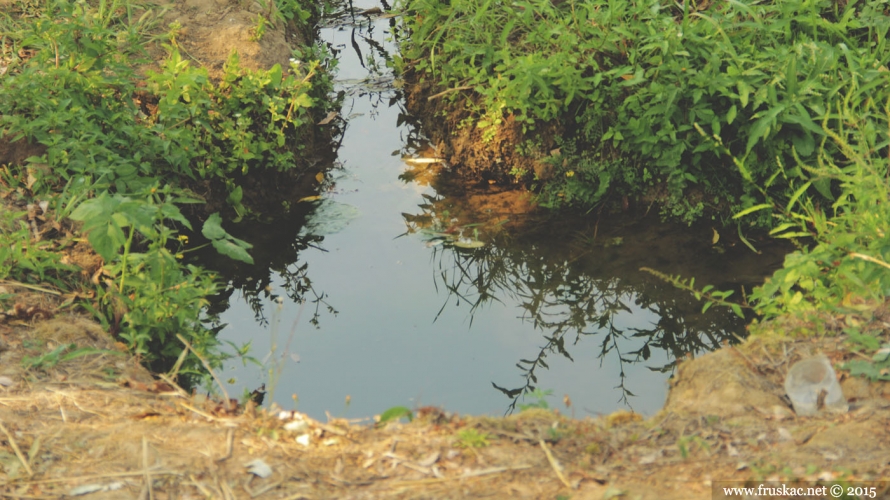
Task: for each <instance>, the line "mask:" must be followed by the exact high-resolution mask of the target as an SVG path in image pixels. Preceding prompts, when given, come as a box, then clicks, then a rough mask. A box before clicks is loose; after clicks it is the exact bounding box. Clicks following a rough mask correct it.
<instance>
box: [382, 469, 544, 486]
mask: <svg viewBox="0 0 890 500" xmlns="http://www.w3.org/2000/svg"><path fill="white" fill-rule="evenodd" d="M531 468H532V466H531V465H515V466H512V467H492V468H490V469H482V470H478V471H475V472H470V473H467V474H461V475H459V476H452V477H443V478H429V479H416V480H413V481H396V482H395V484H394V486H412V485H417V486H420V485H424V484H435V483H444V482H446V481H459V480H461V479H469V478H471V477H483V476H491V475H494V474H500V473H501V472H507V471H511V470H524V469H531Z"/></svg>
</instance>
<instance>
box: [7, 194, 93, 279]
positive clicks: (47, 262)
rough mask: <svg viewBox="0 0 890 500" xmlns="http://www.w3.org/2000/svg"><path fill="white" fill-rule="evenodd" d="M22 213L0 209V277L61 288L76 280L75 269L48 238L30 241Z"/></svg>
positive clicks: (76, 272) (28, 229) (29, 230)
mask: <svg viewBox="0 0 890 500" xmlns="http://www.w3.org/2000/svg"><path fill="white" fill-rule="evenodd" d="M24 216H25V213H24V212H7V211H5V210H4V211H0V280H2V279H13V280H15V281H17V282H20V283H30V284H38V283H41V282H49V283H52V284H53V285H55V286H59V287H63V288H64V287H67V286H68V284H69V283H72V282H74V281H76V279H77V275H78V274H79V273H78V269H77V268H76V267H74V266H72V265H69V264H64V263H63V262H62V255H61V254H59V253H58V252H54V251H53V250H54V249H53V248H52V247H53V244H52V242H49V241H36V242H35V241H32V238H31V229H30V227H29V225H28V222H27V221H26V220H25V219H24Z"/></svg>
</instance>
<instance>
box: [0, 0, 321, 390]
mask: <svg viewBox="0 0 890 500" xmlns="http://www.w3.org/2000/svg"><path fill="white" fill-rule="evenodd" d="M16 8H18V7H16ZM121 12H123V13H125V14H126V15H127V17H126V19H122V18H121V17H119V14H120V13H121ZM131 13H132V10H131V6H130V3H129V2H126V1H123V0H115V1H104V0H103V1H100V2H99V3H98V5H93V4H90V3H84V2H65V1H61V0H51V1H49V2H46V3H45V4H41V5H39V6H38V7H36V8H35V9H34V11H33V12H31V13H29V15H23V16H17V15H7V13H4V14H3V15H0V31H2V32H3V33H4V36H5V38H4V43H6V46H7V47H16V50H14V51H12V52H10V53H9V55H10V57H9V58H7V59H4V61H5V62H8V64H6V66H5V67H6V74H5V75H4V76H3V78H2V79H0V130H2V134H3V135H4V138H5V139H7V140H12V141H15V140H20V139H25V140H28V141H29V142H31V143H32V144H39V145H42V146H43V147H45V151H46V152H45V154H43V155H40V156H34V157H32V158H29V159H28V160H27V161H26V162H25V164H23V165H9V166H8V167H5V168H4V170H3V174H2V175H3V179H4V182H6V183H7V184H8V185H11V186H16V190H17V192H18V193H19V195H21V196H23V197H26V198H30V197H33V198H39V199H45V200H49V209H50V213H52V214H53V216H54V217H56V218H57V219H58V220H61V219H63V218H64V217H66V216H70V218H71V219H72V220H74V221H78V222H80V223H81V224H82V225H81V226H80V227H79V229H80V231H81V232H82V233H83V234H84V235H85V236H86V239H87V240H88V241H89V242H90V244H91V245H92V247H93V248H94V250H95V251H96V252H97V253H98V254H99V255H100V256H101V257H102V259H103V260H104V266H103V269H102V272H101V273H99V274H97V275H96V279H98V280H99V283H98V286H97V287H96V293H95V298H94V299H92V300H82V301H79V302H78V304H77V305H79V306H80V307H82V308H84V309H86V310H88V311H89V312H91V313H92V314H94V315H95V316H96V318H97V319H98V320H99V321H100V322H102V324H103V326H105V327H106V328H108V329H109V330H110V331H111V332H112V333H114V334H116V335H117V336H118V337H119V338H120V339H121V340H123V341H124V342H126V343H127V345H128V346H129V347H130V349H131V350H132V351H133V352H135V353H138V354H140V355H142V357H143V359H144V360H146V361H148V362H149V363H159V364H158V366H155V368H159V369H163V368H164V366H163V364H164V361H163V360H164V359H169V358H170V357H173V358H174V359H175V358H176V357H177V354H178V353H180V352H181V351H182V346H181V345H180V343H179V342H177V341H176V339H175V335H176V334H182V335H184V336H185V337H187V338H188V340H189V342H190V343H191V345H192V347H194V349H195V350H196V351H195V352H199V353H203V355H204V356H206V358H207V359H209V360H210V365H211V366H218V365H219V363H220V362H221V360H223V359H225V357H226V355H225V354H223V353H222V352H221V351H220V345H219V343H218V342H217V341H216V339H215V327H214V326H212V325H213V323H214V321H215V320H214V318H213V317H212V316H208V315H207V314H206V311H207V305H208V300H207V299H208V297H210V296H211V295H213V294H215V293H216V292H217V290H218V283H217V282H216V277H215V275H214V274H213V273H211V272H209V271H207V270H205V269H202V268H200V267H197V266H194V265H187V264H184V263H183V257H184V253H185V252H186V251H187V250H188V249H186V248H184V246H183V245H184V241H186V240H187V235H183V234H181V231H190V230H191V223H190V221H189V219H188V218H186V217H185V216H184V215H183V214H182V212H181V211H180V207H181V206H182V205H185V204H190V203H196V202H197V203H203V202H205V201H206V200H199V199H197V196H196V195H194V194H192V192H191V191H190V189H189V188H190V187H195V186H198V185H201V184H202V183H203V185H208V184H207V183H211V184H209V185H214V183H215V185H217V186H219V187H220V188H221V189H216V191H217V192H222V193H224V195H223V196H225V200H226V201H227V202H228V204H229V206H230V207H231V209H232V210H233V211H234V212H235V214H236V217H238V218H240V217H242V216H245V215H246V214H247V213H248V212H249V210H250V209H249V208H248V207H246V206H245V203H244V201H243V197H244V194H243V191H242V187H241V183H242V181H243V179H244V178H245V176H246V175H248V174H250V175H256V174H257V173H258V172H263V171H266V172H288V171H295V170H297V169H298V168H299V163H298V162H297V161H296V158H297V156H296V152H298V151H299V150H300V149H301V141H300V137H301V133H302V132H301V129H302V126H303V125H304V124H306V123H308V108H309V107H310V106H312V105H313V103H314V100H313V98H312V97H310V93H319V92H320V93H322V94H323V93H324V90H320V89H317V88H314V87H313V82H312V79H313V77H314V76H315V75H316V73H317V71H316V70H317V69H318V67H319V63H317V62H314V61H309V62H307V63H301V64H296V63H295V64H294V66H292V67H291V68H289V71H285V70H283V69H282V68H281V67H280V66H275V67H273V68H271V69H270V70H268V71H248V70H244V69H242V68H241V66H240V64H239V61H238V57H237V55H236V54H232V56H231V57H230V58H229V60H228V62H227V64H226V65H225V68H224V75H223V78H222V80H221V81H219V82H213V81H211V80H210V78H209V77H208V75H207V72H206V71H205V70H203V69H200V68H194V67H192V66H191V65H190V64H189V63H188V62H187V61H185V60H183V59H182V58H181V57H180V55H179V51H178V50H177V41H176V35H177V30H178V29H179V27H178V26H177V25H175V24H174V25H171V27H170V33H169V34H168V35H169V38H168V41H169V44H168V45H167V48H168V51H169V56H168V58H167V59H166V60H165V61H164V62H163V64H162V66H161V69H160V70H158V71H156V72H150V73H149V77H148V81H147V82H141V81H140V78H141V77H140V76H139V74H137V72H136V70H135V68H136V67H137V66H138V65H141V64H142V63H144V62H145V61H146V59H145V51H144V49H143V43H144V42H145V41H146V40H147V33H148V31H149V30H148V28H149V24H150V23H151V22H153V20H154V17H153V15H152V14H151V12H150V11H149V12H147V13H146V14H145V15H143V16H142V17H141V18H140V19H139V20H134V19H133V18H132V17H130V14H131ZM258 22H262V21H258ZM295 174H296V172H295ZM3 218H4V220H3V221H2V223H3V224H5V225H6V226H7V229H8V230H4V231H0V276H2V277H3V278H6V277H11V278H13V279H17V280H19V281H22V282H26V283H40V282H44V281H48V282H50V283H52V284H53V285H55V286H57V287H59V288H62V289H71V288H76V287H79V286H93V285H90V284H88V283H84V282H83V281H82V280H81V279H79V278H78V271H77V270H76V269H75V268H74V267H73V266H70V265H66V264H63V263H62V261H61V255H60V254H59V253H56V252H53V251H52V250H54V247H53V245H55V244H56V243H54V242H51V241H33V240H32V238H31V235H30V232H29V231H28V227H27V225H26V224H24V223H23V221H21V220H20V219H19V216H18V215H10V216H9V217H8V218H7V214H5V213H4V214H3ZM202 233H204V235H205V236H206V237H207V238H208V239H209V240H210V244H212V245H213V246H214V247H215V248H216V249H218V250H219V251H220V252H221V253H223V254H225V255H228V256H230V257H232V258H236V259H240V260H243V261H246V262H250V261H251V259H250V256H249V254H248V253H247V250H248V249H249V248H250V246H249V245H248V244H247V243H245V242H243V241H241V240H238V239H236V238H233V237H232V236H230V235H228V234H227V233H226V232H225V231H224V230H223V229H222V218H221V217H220V215H219V214H213V215H212V216H211V217H210V219H208V221H207V222H205V224H204V226H203V231H202ZM181 373H183V374H185V375H186V376H187V377H193V376H194V377H201V376H203V375H206V374H205V373H203V368H202V367H201V364H200V363H198V360H197V359H196V358H195V357H194V356H192V355H191V354H190V355H189V357H188V360H187V362H186V363H185V366H184V368H183V370H182V371H181Z"/></svg>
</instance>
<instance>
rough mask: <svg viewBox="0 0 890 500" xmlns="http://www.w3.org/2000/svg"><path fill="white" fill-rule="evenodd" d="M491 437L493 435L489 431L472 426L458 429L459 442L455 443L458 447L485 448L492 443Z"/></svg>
mask: <svg viewBox="0 0 890 500" xmlns="http://www.w3.org/2000/svg"><path fill="white" fill-rule="evenodd" d="M489 438H491V436H490V435H489V434H488V433H486V432H479V431H477V430H476V429H474V428H472V427H470V428H466V429H461V430H459V431H457V442H456V443H455V445H456V446H457V447H458V448H485V447H487V446H489V445H490V444H491V442H490V441H489Z"/></svg>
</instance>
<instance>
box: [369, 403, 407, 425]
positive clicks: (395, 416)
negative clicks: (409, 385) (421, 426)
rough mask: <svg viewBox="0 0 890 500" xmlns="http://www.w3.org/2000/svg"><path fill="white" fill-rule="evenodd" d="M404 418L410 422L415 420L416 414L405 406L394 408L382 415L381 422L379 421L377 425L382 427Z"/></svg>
mask: <svg viewBox="0 0 890 500" xmlns="http://www.w3.org/2000/svg"><path fill="white" fill-rule="evenodd" d="M403 418H406V419H408V421H409V422H410V421H412V420H414V412H412V411H411V410H410V409H409V408H406V407H404V406H393V407H392V408H389V409H387V410H386V411H384V412H383V413H381V414H380V420H379V421H377V425H378V426H380V425H383V424H385V423H387V422H390V421H394V420H395V421H398V420H401V419H403Z"/></svg>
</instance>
